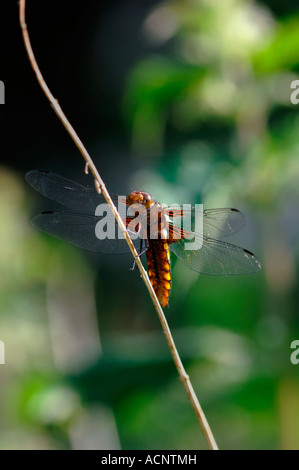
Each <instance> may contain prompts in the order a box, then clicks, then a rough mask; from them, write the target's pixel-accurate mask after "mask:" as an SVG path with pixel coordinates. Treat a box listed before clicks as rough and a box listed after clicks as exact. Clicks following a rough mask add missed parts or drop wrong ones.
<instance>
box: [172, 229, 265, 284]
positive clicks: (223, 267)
mask: <svg viewBox="0 0 299 470" xmlns="http://www.w3.org/2000/svg"><path fill="white" fill-rule="evenodd" d="M170 249H171V251H172V252H173V253H174V254H175V255H176V256H177V257H178V258H179V259H180V260H181V261H182V262H183V263H184V264H185V265H186V266H188V268H190V269H193V270H194V271H197V272H199V273H202V274H212V275H215V276H220V275H225V274H248V273H254V272H257V271H259V270H260V269H261V263H260V261H259V260H258V259H257V258H256V257H255V256H254V254H253V253H251V252H250V251H248V250H245V249H243V248H240V247H239V246H236V245H232V244H230V243H227V242H223V241H220V240H214V239H212V238H208V237H204V238H203V244H202V247H201V248H200V249H199V250H196V251H193V250H188V242H185V241H184V239H181V240H179V241H178V242H177V243H173V244H171V245H170Z"/></svg>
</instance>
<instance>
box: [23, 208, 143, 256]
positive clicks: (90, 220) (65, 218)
mask: <svg viewBox="0 0 299 470" xmlns="http://www.w3.org/2000/svg"><path fill="white" fill-rule="evenodd" d="M111 218H113V219H114V216H113V215H112V213H111ZM101 219H102V218H101V217H96V216H94V215H89V214H80V213H75V212H53V211H51V212H43V213H41V214H39V215H37V216H35V217H34V218H33V219H32V224H33V226H34V227H36V228H37V229H39V230H41V231H42V232H45V233H48V234H49V235H52V236H54V237H56V238H59V239H60V240H65V241H67V242H69V243H72V244H73V245H76V246H78V247H80V248H84V249H86V250H90V251H96V252H100V253H126V252H128V251H130V249H129V246H128V244H127V242H126V240H125V239H124V238H123V236H122V234H121V235H120V236H118V233H117V230H118V226H117V224H116V223H115V220H112V221H111V222H113V223H114V224H115V239H110V238H109V239H108V238H104V239H99V238H97V236H96V225H97V223H98V222H99V221H100V220H101ZM132 241H133V243H134V245H135V247H136V249H137V250H138V249H139V248H140V239H138V238H137V239H136V240H132Z"/></svg>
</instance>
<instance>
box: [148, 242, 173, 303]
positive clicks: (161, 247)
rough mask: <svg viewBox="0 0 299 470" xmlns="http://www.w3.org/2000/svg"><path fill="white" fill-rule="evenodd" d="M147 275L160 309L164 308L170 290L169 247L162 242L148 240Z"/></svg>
mask: <svg viewBox="0 0 299 470" xmlns="http://www.w3.org/2000/svg"><path fill="white" fill-rule="evenodd" d="M146 256H147V267H148V275H149V278H150V281H151V284H152V286H153V288H154V291H155V292H156V295H157V297H158V300H159V302H160V304H161V306H162V307H166V306H167V305H168V301H169V295H170V290H171V272H170V253H169V245H168V243H167V242H166V241H164V240H150V239H149V240H148V249H147V251H146Z"/></svg>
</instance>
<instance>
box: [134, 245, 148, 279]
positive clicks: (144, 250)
mask: <svg viewBox="0 0 299 470" xmlns="http://www.w3.org/2000/svg"><path fill="white" fill-rule="evenodd" d="M143 242H144V246H145V247H144V249H142V246H143ZM147 249H148V240H147V238H146V239H145V240H143V239H142V238H141V239H140V250H139V253H138V255H137V256H135V258H134V262H133V266H132V267H131V268H130V271H134V269H135V264H136V259H137V258H140V257H141V256H142V255H143V254H144V253H145V252H146V250H147Z"/></svg>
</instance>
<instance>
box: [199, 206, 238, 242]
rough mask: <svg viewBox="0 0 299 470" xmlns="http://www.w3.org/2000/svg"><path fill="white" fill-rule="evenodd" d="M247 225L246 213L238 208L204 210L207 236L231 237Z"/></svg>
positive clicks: (204, 230)
mask: <svg viewBox="0 0 299 470" xmlns="http://www.w3.org/2000/svg"><path fill="white" fill-rule="evenodd" d="M245 225H246V218H245V215H244V214H243V213H242V212H240V211H239V210H237V209H226V208H224V209H206V210H204V212H203V235H204V236H205V237H207V238H214V239H218V238H224V237H229V236H230V235H233V234H234V233H237V232H239V230H241V229H242V228H244V227H245Z"/></svg>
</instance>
